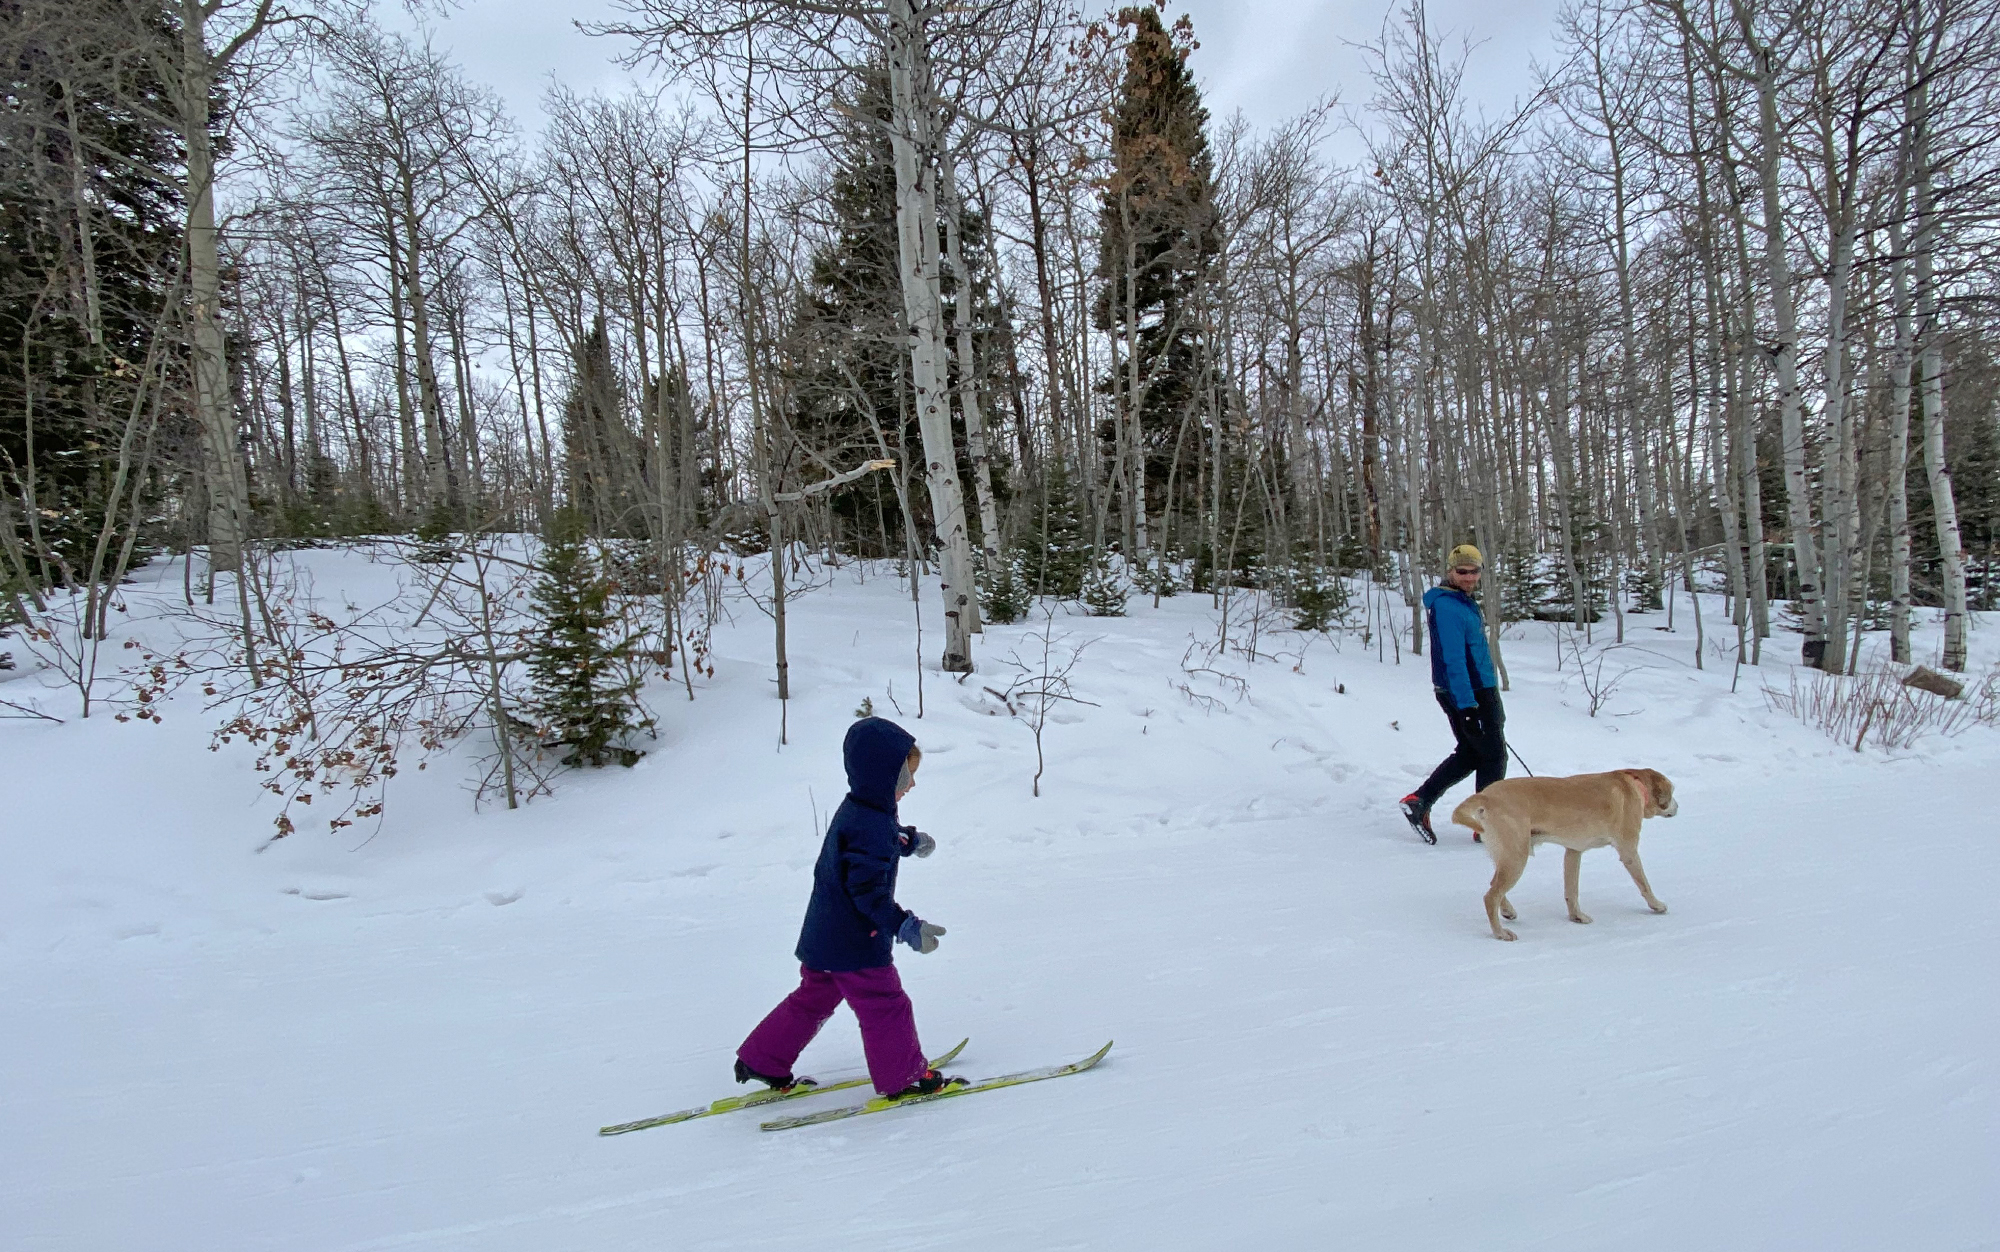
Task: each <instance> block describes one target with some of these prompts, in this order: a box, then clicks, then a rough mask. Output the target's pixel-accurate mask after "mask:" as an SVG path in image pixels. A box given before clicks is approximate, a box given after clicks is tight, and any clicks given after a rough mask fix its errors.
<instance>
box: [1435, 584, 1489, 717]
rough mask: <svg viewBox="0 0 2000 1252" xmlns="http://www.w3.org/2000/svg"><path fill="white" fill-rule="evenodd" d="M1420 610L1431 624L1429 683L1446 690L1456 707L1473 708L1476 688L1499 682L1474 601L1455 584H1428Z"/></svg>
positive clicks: (1475, 702)
mask: <svg viewBox="0 0 2000 1252" xmlns="http://www.w3.org/2000/svg"><path fill="white" fill-rule="evenodd" d="M1424 611H1425V612H1426V613H1427V614H1429V616H1430V623H1431V686H1433V687H1436V688H1437V689H1438V690H1439V691H1446V692H1450V693H1451V699H1452V703H1453V704H1454V705H1456V706H1457V707H1458V708H1461V709H1469V708H1473V707H1475V706H1476V705H1477V704H1478V703H1479V698H1478V696H1477V695H1476V694H1475V691H1476V689H1477V688H1480V687H1497V686H1499V685H1500V680H1499V679H1498V678H1497V677H1495V676H1494V673H1493V656H1492V654H1491V653H1489V652H1488V651H1487V650H1486V619H1485V618H1484V617H1483V616H1481V615H1480V612H1479V605H1478V603H1477V602H1475V601H1474V600H1473V598H1472V597H1471V596H1469V595H1466V594H1465V593H1464V592H1463V591H1460V590H1459V589H1458V588H1456V587H1432V588H1431V589H1430V590H1429V591H1426V592H1425V593H1424Z"/></svg>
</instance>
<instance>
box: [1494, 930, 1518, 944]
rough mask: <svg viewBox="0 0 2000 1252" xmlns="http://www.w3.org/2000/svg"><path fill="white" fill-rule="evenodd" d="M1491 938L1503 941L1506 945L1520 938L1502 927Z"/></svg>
mask: <svg viewBox="0 0 2000 1252" xmlns="http://www.w3.org/2000/svg"><path fill="white" fill-rule="evenodd" d="M1493 937H1494V938H1495V939H1505V940H1506V941H1507V942H1508V943H1512V942H1514V941H1515V940H1516V939H1519V938H1520V937H1521V936H1519V935H1517V934H1515V933H1514V932H1513V931H1511V930H1509V929H1507V928H1506V927H1505V926H1502V927H1501V928H1500V929H1498V930H1496V931H1494V932H1493Z"/></svg>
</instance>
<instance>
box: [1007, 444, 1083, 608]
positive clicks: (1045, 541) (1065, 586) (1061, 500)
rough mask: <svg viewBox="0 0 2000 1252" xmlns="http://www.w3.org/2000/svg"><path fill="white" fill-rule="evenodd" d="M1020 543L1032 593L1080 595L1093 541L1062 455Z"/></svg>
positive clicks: (1063, 596)
mask: <svg viewBox="0 0 2000 1252" xmlns="http://www.w3.org/2000/svg"><path fill="white" fill-rule="evenodd" d="M1014 543H1015V551H1016V552H1018V553H1019V554H1020V574H1021V578H1022V580H1023V581H1024V582H1025V583H1026V584H1027V585H1026V591H1027V593H1028V594H1029V595H1031V596H1054V597H1055V598H1056V599H1058V600H1074V599H1075V598H1076V597H1077V596H1079V595H1081V594H1082V593H1083V576H1084V570H1085V567H1087V566H1088V565H1089V564H1090V559H1091V558H1090V544H1089V542H1088V541H1087V540H1086V538H1085V532H1084V525H1083V507H1082V504H1081V502H1080V501H1079V500H1078V499H1077V495H1076V489H1075V487H1074V486H1073V485H1072V484H1071V482H1070V478H1069V472H1068V470H1066V469H1065V468H1064V467H1063V464H1062V462H1061V461H1060V460H1055V461H1053V462H1052V463H1051V465H1050V467H1049V472H1048V475H1047V476H1046V477H1045V478H1043V480H1042V483H1041V490H1040V491H1039V492H1038V493H1037V494H1036V498H1035V500H1034V502H1033V505H1032V507H1031V508H1030V510H1029V515H1028V518H1027V521H1026V524H1025V525H1023V526H1021V528H1020V533H1019V534H1018V535H1016V536H1015V540H1014Z"/></svg>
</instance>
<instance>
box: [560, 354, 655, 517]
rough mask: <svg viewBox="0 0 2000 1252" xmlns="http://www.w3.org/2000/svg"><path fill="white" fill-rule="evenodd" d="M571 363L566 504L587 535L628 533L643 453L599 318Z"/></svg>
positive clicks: (565, 435)
mask: <svg viewBox="0 0 2000 1252" xmlns="http://www.w3.org/2000/svg"><path fill="white" fill-rule="evenodd" d="M574 364H575V369H576V376H575V379H574V381H573V382H572V384H571V388H570V394H569V399H568V400H567V401H566V402H565V403H564V404H563V411H562V430H563V446H564V448H565V450H566V456H567V468H568V471H569V498H570V503H571V505H572V507H574V508H575V509H576V510H577V512H578V513H579V514H580V515H581V517H582V519H583V521H584V523H585V524H586V525H587V526H588V527H589V529H590V533H591V534H594V535H598V536H604V537H609V536H613V535H629V534H632V533H633V532H634V531H635V530H636V529H637V527H638V522H639V518H638V506H639V497H640V484H639V482H638V481H637V475H638V474H639V472H640V469H639V467H640V466H641V465H643V464H644V462H645V453H644V449H643V446H642V445H641V443H640V440H639V436H638V434H637V433H636V432H635V431H634V430H633V429H632V426H631V422H630V420H629V419H628V417H627V416H626V412H625V409H626V405H625V388H624V385H623V384H622V383H621V382H620V381H619V378H618V369H617V366H616V365H615V364H614V363H613V362H612V359H611V337H610V335H609V334H608V333H607V332H606V331H605V328H604V317H603V315H602V314H600V315H599V316H598V317H597V318H596V320H595V321H593V322H592V323H591V327H590V330H589V332H588V333H587V334H585V335H584V338H583V342H582V343H581V344H579V345H578V346H577V351H576V355H575V362H574Z"/></svg>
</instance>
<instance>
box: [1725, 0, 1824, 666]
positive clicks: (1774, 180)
mask: <svg viewBox="0 0 2000 1252" xmlns="http://www.w3.org/2000/svg"><path fill="white" fill-rule="evenodd" d="M1738 21H1739V23H1740V25H1741V28H1742V32H1743V39H1744V42H1745V43H1746V44H1748V45H1749V47H1750V50H1751V55H1752V57H1753V58H1754V59H1755V61H1756V82H1757V130H1758V143H1757V147H1758V153H1757V159H1758V181H1759V182H1760V183H1762V184H1763V186H1762V188H1761V190H1762V192H1763V198H1764V206H1763V207H1764V223H1763V226H1764V265H1765V269H1766V272H1767V274H1768V278H1769V282H1770V285H1771V312H1772V317H1773V319H1774V320H1775V321H1776V323H1777V325H1776V327H1775V328H1774V329H1775V332H1776V333H1775V336H1774V338H1773V342H1772V345H1771V347H1770V349H1769V355H1770V357H1771V364H1772V366H1773V368H1775V369H1776V371H1777V375H1778V421H1779V425H1780V429H1781V431H1782V432H1783V438H1784V445H1785V447H1784V459H1785V497H1786V502H1787V504H1788V505H1789V506H1790V510H1789V511H1790V513H1791V522H1792V556H1793V559H1794V560H1795V561H1796V562H1797V563H1798V571H1799V590H1798V597H1799V602H1798V608H1799V620H1800V623H1801V625H1802V627H1803V629H1804V633H1805V642H1804V646H1803V647H1802V648H1801V649H1800V655H1801V657H1802V658H1803V659H1804V661H1805V663H1806V664H1808V665H1811V666H1814V667H1816V668H1817V667H1818V666H1819V665H1820V664H1821V662H1822V661H1823V660H1824V658H1825V654H1826V618H1825V614H1824V612H1823V611H1822V607H1821V601H1820V578H1819V549H1818V545H1817V544H1816V542H1815V540H1814V535H1813V519H1812V496H1811V495H1810V493H1809V491H1808V489H1807V485H1806V436H1805V420H1804V414H1803V412H1802V408H1803V406H1802V405H1801V403H1800V399H1801V397H1800V393H1799V364H1798V354H1799V319H1798V311H1797V309H1796V308H1795V307H1794V306H1793V304H1792V270H1791V264H1790V262H1789V261H1788V260H1787V258H1786V256H1785V210H1784V204H1783V201H1782V199H1781V198H1780V195H1779V187H1778V180H1779V177H1780V174H1781V171H1780V169H1779V160H1780V157H1781V155H1782V144H1783V138H1782V137H1781V136H1780V134H1779V132H1778V71H1777V63H1776V55H1777V54H1776V53H1775V52H1774V51H1773V50H1772V49H1771V48H1770V47H1768V46H1766V45H1764V44H1762V43H1759V42H1758V40H1757V37H1756V32H1755V31H1754V30H1753V29H1752V28H1751V22H1750V15H1749V13H1748V12H1746V11H1743V10H1741V9H1739V10H1738Z"/></svg>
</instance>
